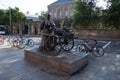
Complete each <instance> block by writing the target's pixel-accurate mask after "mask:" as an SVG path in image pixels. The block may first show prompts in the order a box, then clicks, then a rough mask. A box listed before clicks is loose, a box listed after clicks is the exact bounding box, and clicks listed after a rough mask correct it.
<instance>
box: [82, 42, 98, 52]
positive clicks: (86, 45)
mask: <svg viewBox="0 0 120 80" xmlns="http://www.w3.org/2000/svg"><path fill="white" fill-rule="evenodd" d="M82 45H84V46H85V48H86V50H87V52H93V49H94V47H96V46H97V41H96V40H94V44H90V45H89V44H88V43H87V41H85V43H83V44H82Z"/></svg>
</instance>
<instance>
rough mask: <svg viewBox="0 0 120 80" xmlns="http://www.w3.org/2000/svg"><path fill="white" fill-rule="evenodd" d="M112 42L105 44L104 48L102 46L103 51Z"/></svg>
mask: <svg viewBox="0 0 120 80" xmlns="http://www.w3.org/2000/svg"><path fill="white" fill-rule="evenodd" d="M111 42H112V41H109V42H107V43H106V44H105V45H104V46H103V49H105V48H107V47H108V46H109V45H110V44H111Z"/></svg>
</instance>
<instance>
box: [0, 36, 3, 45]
mask: <svg viewBox="0 0 120 80" xmlns="http://www.w3.org/2000/svg"><path fill="white" fill-rule="evenodd" d="M3 44H4V36H2V35H0V45H3Z"/></svg>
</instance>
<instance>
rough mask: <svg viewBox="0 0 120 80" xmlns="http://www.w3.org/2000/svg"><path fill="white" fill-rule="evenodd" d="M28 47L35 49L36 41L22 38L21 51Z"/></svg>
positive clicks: (19, 46)
mask: <svg viewBox="0 0 120 80" xmlns="http://www.w3.org/2000/svg"><path fill="white" fill-rule="evenodd" d="M26 46H30V47H33V46H34V41H33V40H32V39H28V38H22V41H21V43H20V44H19V45H18V48H19V49H23V48H25V47H26Z"/></svg>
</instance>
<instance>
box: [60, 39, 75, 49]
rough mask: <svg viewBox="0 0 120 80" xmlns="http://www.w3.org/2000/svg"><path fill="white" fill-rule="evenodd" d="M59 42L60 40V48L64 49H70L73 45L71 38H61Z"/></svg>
mask: <svg viewBox="0 0 120 80" xmlns="http://www.w3.org/2000/svg"><path fill="white" fill-rule="evenodd" d="M61 42H62V49H63V50H64V51H70V50H72V49H73V47H74V39H72V38H65V39H62V41H61Z"/></svg>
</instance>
